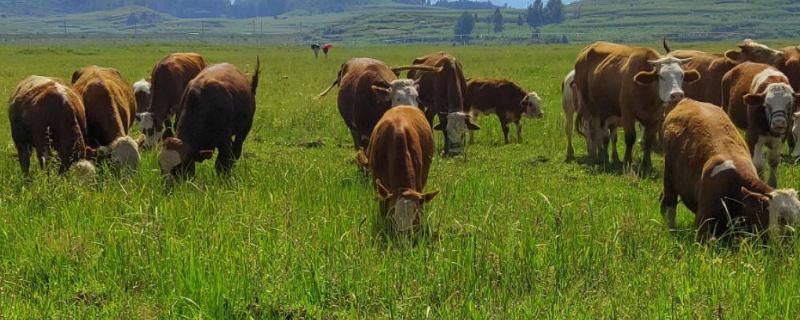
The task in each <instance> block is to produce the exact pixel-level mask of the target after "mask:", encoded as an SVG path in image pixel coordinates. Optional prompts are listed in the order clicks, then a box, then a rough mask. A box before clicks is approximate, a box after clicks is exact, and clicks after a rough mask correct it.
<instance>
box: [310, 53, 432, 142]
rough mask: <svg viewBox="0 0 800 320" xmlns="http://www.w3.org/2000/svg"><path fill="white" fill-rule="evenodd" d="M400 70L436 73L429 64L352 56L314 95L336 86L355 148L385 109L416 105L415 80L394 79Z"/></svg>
mask: <svg viewBox="0 0 800 320" xmlns="http://www.w3.org/2000/svg"><path fill="white" fill-rule="evenodd" d="M403 70H418V71H426V72H439V71H441V69H440V68H434V67H429V66H405V67H396V68H390V67H389V66H387V65H386V64H385V63H383V62H382V61H379V60H375V59H370V58H354V59H350V60H349V61H347V63H345V64H343V65H342V67H341V69H340V70H339V75H338V77H337V79H336V81H334V82H333V84H331V85H330V87H328V88H327V89H325V91H323V92H322V93H320V94H319V95H318V96H317V99H319V98H322V97H324V96H325V95H327V94H328V92H330V91H331V89H333V87H335V86H336V85H339V96H338V106H339V113H340V114H341V115H342V119H343V120H344V123H345V125H347V128H348V129H350V135H351V136H352V138H353V145H354V146H355V148H356V150H358V149H363V148H366V147H367V145H368V144H369V137H370V135H371V134H372V129H373V128H374V127H375V124H376V123H378V120H380V118H381V116H383V114H384V113H385V112H386V110H389V108H391V107H393V106H397V105H412V106H416V105H417V98H418V96H419V94H418V93H417V88H418V85H417V82H415V81H413V80H400V79H397V74H398V73H399V72H401V71H403Z"/></svg>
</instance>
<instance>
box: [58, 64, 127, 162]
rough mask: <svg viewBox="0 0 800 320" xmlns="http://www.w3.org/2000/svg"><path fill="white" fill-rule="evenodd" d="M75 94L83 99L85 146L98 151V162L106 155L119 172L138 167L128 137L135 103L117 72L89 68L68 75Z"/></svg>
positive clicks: (95, 67) (107, 69) (114, 70)
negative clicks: (70, 76)
mask: <svg viewBox="0 0 800 320" xmlns="http://www.w3.org/2000/svg"><path fill="white" fill-rule="evenodd" d="M72 85H73V88H74V89H75V93H77V94H78V95H80V96H81V97H82V98H83V105H84V107H85V110H86V136H85V141H86V143H87V144H88V145H89V146H90V147H91V148H93V149H98V148H100V149H98V152H99V153H100V155H98V156H100V159H105V158H106V157H105V156H103V154H104V153H107V155H108V156H109V158H110V160H111V161H112V163H114V164H116V165H119V166H120V167H122V168H127V169H136V168H137V167H138V166H139V149H138V145H137V143H136V142H135V141H133V139H131V138H130V137H129V136H128V133H129V130H130V127H131V125H132V124H133V119H134V115H135V114H136V100H135V99H134V96H133V91H131V88H130V86H128V83H126V82H125V80H123V79H122V76H121V75H120V73H119V71H117V70H116V69H111V68H101V67H98V66H89V67H85V68H82V69H80V70H78V71H75V73H73V75H72Z"/></svg>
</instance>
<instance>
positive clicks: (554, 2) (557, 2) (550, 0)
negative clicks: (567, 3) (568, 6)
mask: <svg viewBox="0 0 800 320" xmlns="http://www.w3.org/2000/svg"><path fill="white" fill-rule="evenodd" d="M544 11H545V17H546V19H545V20H546V21H545V23H556V24H557V23H562V22H564V4H563V3H561V0H547V6H545V8H544Z"/></svg>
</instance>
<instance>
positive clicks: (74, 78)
mask: <svg viewBox="0 0 800 320" xmlns="http://www.w3.org/2000/svg"><path fill="white" fill-rule="evenodd" d="M80 78H81V70H76V71H75V72H73V73H72V84H75V82H78V79H80Z"/></svg>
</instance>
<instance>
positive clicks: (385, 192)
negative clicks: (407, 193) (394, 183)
mask: <svg viewBox="0 0 800 320" xmlns="http://www.w3.org/2000/svg"><path fill="white" fill-rule="evenodd" d="M375 187H376V188H377V189H378V195H379V196H380V197H381V200H388V199H389V198H391V197H392V193H391V192H389V189H387V188H386V186H384V185H383V183H381V179H375Z"/></svg>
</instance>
